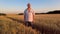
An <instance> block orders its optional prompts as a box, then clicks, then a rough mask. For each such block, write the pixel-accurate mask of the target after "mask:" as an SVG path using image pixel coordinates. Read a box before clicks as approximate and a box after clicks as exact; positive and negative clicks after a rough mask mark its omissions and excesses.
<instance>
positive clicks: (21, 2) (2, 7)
mask: <svg viewBox="0 0 60 34" xmlns="http://www.w3.org/2000/svg"><path fill="white" fill-rule="evenodd" d="M27 3H31V5H32V8H33V10H34V11H35V12H47V11H51V10H60V0H0V12H1V13H2V12H3V13H20V12H24V10H25V9H26V8H27V6H26V5H27Z"/></svg>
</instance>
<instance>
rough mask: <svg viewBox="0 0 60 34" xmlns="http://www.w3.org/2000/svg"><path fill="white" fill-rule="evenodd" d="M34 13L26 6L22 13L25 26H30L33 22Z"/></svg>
mask: <svg viewBox="0 0 60 34" xmlns="http://www.w3.org/2000/svg"><path fill="white" fill-rule="evenodd" d="M34 15H35V13H34V11H33V10H32V8H31V4H30V3H28V4H27V9H26V10H25V11H24V22H25V25H27V26H32V25H33V21H34Z"/></svg>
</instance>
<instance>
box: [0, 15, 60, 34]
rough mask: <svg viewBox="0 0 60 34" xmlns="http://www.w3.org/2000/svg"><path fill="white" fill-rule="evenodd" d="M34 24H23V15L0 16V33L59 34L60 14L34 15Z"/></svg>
mask: <svg viewBox="0 0 60 34" xmlns="http://www.w3.org/2000/svg"><path fill="white" fill-rule="evenodd" d="M34 25H35V28H34V29H33V28H32V26H30V27H28V26H25V25H24V15H16V14H7V15H6V16H0V34H60V14H40V15H35V17H34Z"/></svg>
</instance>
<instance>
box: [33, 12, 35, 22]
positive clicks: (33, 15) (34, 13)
mask: <svg viewBox="0 0 60 34" xmlns="http://www.w3.org/2000/svg"><path fill="white" fill-rule="evenodd" d="M34 18H35V12H34V11H33V22H34Z"/></svg>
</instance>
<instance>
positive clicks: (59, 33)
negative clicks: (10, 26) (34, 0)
mask: <svg viewBox="0 0 60 34" xmlns="http://www.w3.org/2000/svg"><path fill="white" fill-rule="evenodd" d="M7 18H8V19H11V20H13V21H17V22H18V23H22V24H24V25H25V24H26V23H24V21H22V20H18V19H15V18H12V17H7ZM25 26H26V25H25ZM30 27H32V29H36V30H37V31H40V32H41V33H42V34H60V30H56V29H52V28H49V27H47V26H42V25H41V26H39V25H37V24H33V25H31V26H30Z"/></svg>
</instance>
